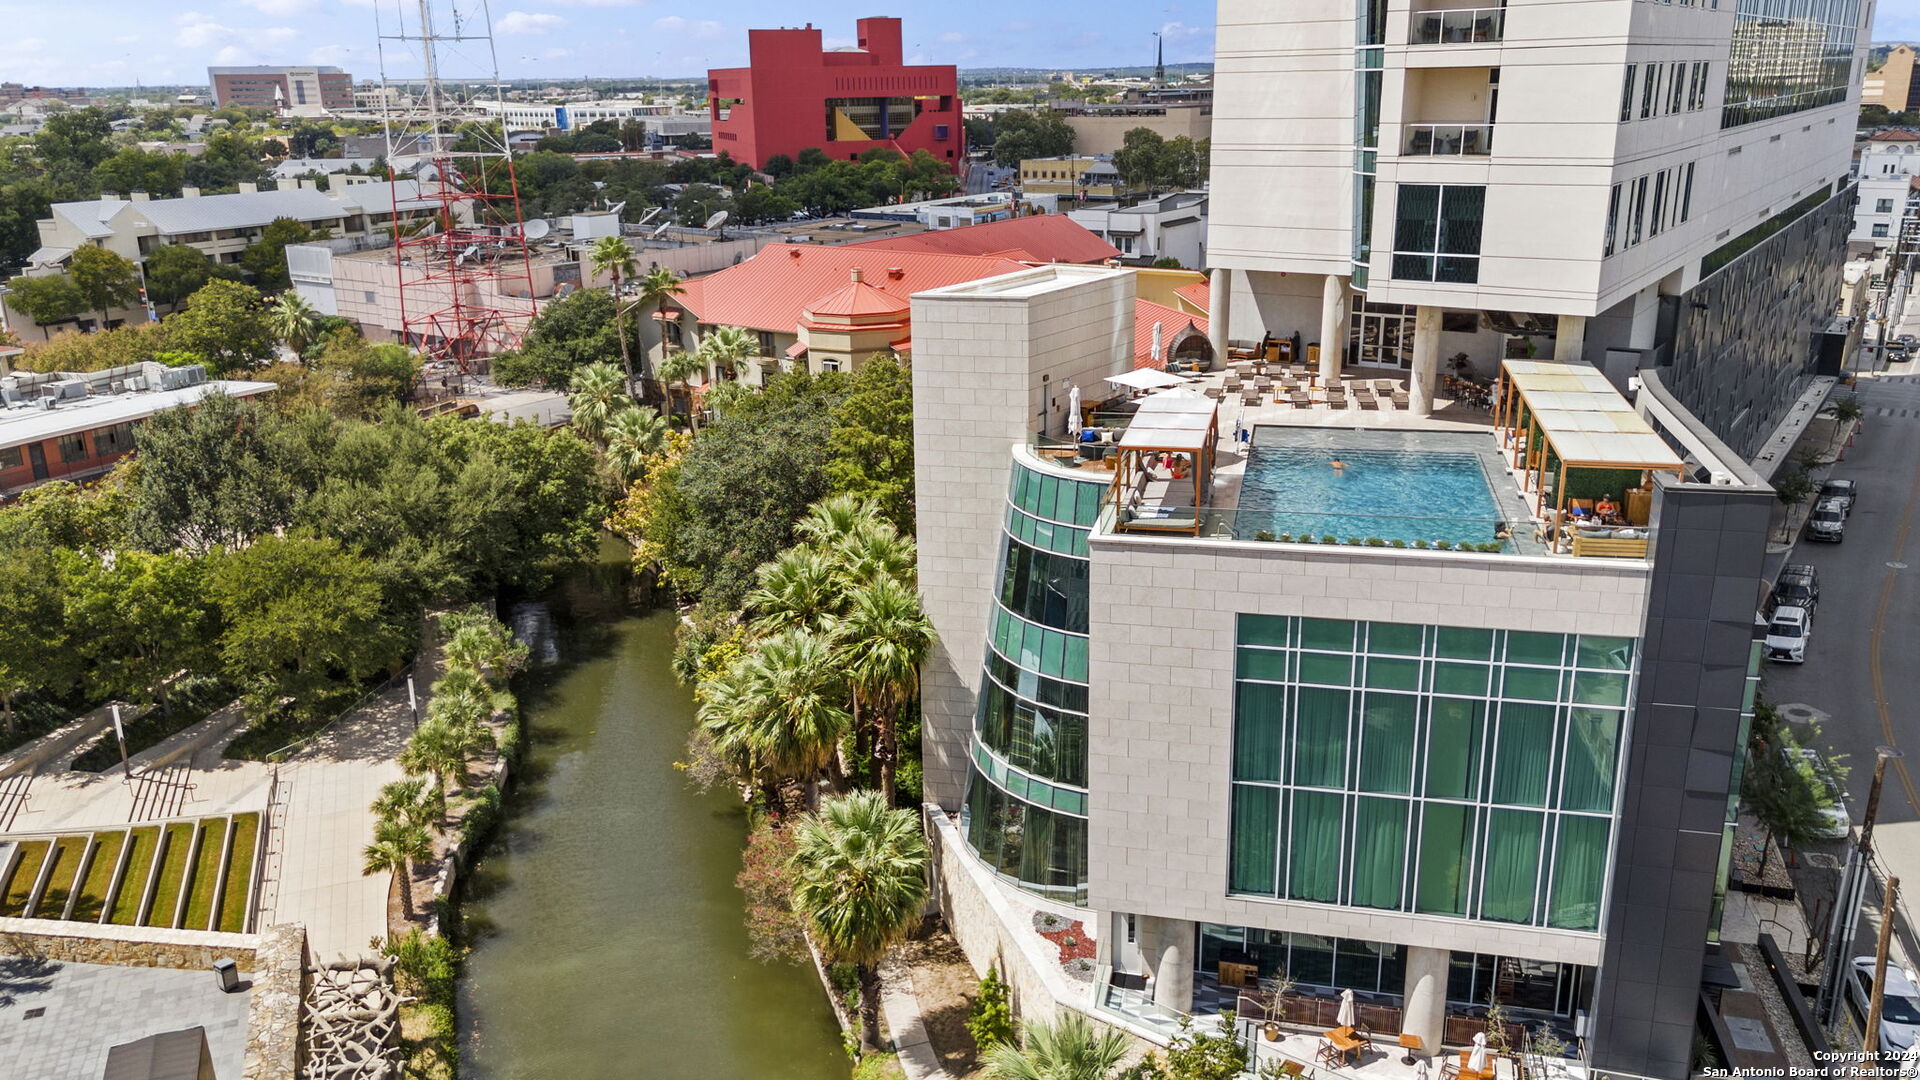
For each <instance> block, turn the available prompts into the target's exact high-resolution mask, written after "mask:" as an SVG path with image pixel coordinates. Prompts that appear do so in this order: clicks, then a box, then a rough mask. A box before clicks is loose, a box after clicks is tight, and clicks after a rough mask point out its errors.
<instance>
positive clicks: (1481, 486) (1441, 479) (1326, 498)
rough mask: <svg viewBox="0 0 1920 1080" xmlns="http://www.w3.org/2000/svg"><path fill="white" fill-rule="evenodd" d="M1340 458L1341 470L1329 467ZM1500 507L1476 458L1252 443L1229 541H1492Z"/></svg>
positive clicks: (1458, 454) (1432, 452)
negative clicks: (1263, 535) (1269, 537)
mask: <svg viewBox="0 0 1920 1080" xmlns="http://www.w3.org/2000/svg"><path fill="white" fill-rule="evenodd" d="M1336 460H1338V461H1340V462H1341V463H1342V464H1343V467H1342V468H1338V469H1336V468H1334V467H1333V462H1334V461H1336ZM1499 522H1500V511H1499V509H1498V508H1497V507H1496V505H1495V504H1494V501H1493V491H1492V490H1491V489H1490V488H1489V487H1488V486H1487V476H1486V473H1485V471H1484V470H1482V468H1481V466H1480V460H1479V458H1477V457H1476V456H1474V455H1473V454H1470V453H1461V452H1455V451H1444V450H1330V449H1325V448H1321V447H1302V446H1261V445H1259V444H1258V443H1255V445H1254V446H1253V448H1252V450H1251V451H1250V454H1249V457H1248V459H1247V471H1246V476H1245V478H1244V479H1243V480H1242V482H1241V487H1240V512H1239V513H1238V514H1237V515H1235V519H1234V528H1233V535H1234V538H1235V539H1237V540H1252V539H1256V534H1257V533H1259V532H1260V531H1261V530H1266V531H1269V532H1272V533H1273V534H1274V535H1275V536H1276V537H1277V536H1280V535H1283V534H1286V535H1291V536H1313V537H1316V538H1317V537H1321V536H1333V537H1337V538H1339V539H1340V540H1341V541H1342V542H1345V541H1346V540H1348V539H1359V540H1368V539H1372V538H1376V537H1377V538H1379V539H1381V540H1386V541H1389V542H1391V541H1394V540H1402V541H1405V542H1406V543H1407V544H1408V545H1412V544H1413V543H1414V542H1415V541H1417V540H1427V541H1435V540H1445V541H1449V542H1451V543H1456V544H1458V543H1476V544H1477V543H1484V542H1486V541H1489V540H1493V539H1494V538H1495V537H1494V533H1495V531H1496V529H1497V528H1498V525H1499Z"/></svg>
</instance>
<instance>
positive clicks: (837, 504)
mask: <svg viewBox="0 0 1920 1080" xmlns="http://www.w3.org/2000/svg"><path fill="white" fill-rule="evenodd" d="M879 519H880V512H879V511H878V510H876V509H875V508H874V505H873V504H872V503H871V502H868V501H867V500H866V499H862V498H861V497H860V496H858V495H833V496H829V497H827V498H825V499H821V500H820V501H819V502H817V503H814V504H813V505H812V506H809V507H807V512H806V514H805V515H803V516H802V517H801V518H800V520H799V521H798V522H795V523H794V528H795V530H797V531H798V532H799V533H800V535H801V536H804V537H806V538H807V539H808V540H811V541H813V542H814V543H816V544H819V545H820V546H821V547H824V548H829V549H831V548H832V547H834V546H835V545H836V544H839V543H840V542H841V541H842V540H844V539H845V538H847V537H849V536H852V535H853V534H854V533H856V532H858V531H860V530H861V529H864V528H867V527H868V526H870V525H871V524H873V523H874V522H876V521H878V520H879Z"/></svg>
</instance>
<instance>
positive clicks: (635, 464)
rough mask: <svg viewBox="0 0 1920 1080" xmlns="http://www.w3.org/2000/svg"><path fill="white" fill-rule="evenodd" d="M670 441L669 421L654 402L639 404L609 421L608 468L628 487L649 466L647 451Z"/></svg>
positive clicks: (655, 449) (653, 450)
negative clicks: (658, 411)
mask: <svg viewBox="0 0 1920 1080" xmlns="http://www.w3.org/2000/svg"><path fill="white" fill-rule="evenodd" d="M666 442H667V421H666V420H665V419H664V418H663V417H661V415H660V414H659V413H657V412H655V411H653V407H652V406H650V405H636V406H634V407H633V408H631V409H626V410H623V411H622V412H620V413H619V414H617V415H616V416H614V418H613V419H612V420H610V421H608V423H607V431H606V443H607V468H608V470H609V471H611V472H612V473H613V475H614V478H615V479H616V480H619V481H620V486H621V487H622V488H625V487H626V486H627V485H628V484H631V483H633V482H634V481H635V480H638V479H639V478H640V474H641V473H642V472H644V471H645V470H646V460H647V455H649V454H652V453H655V452H657V451H658V450H659V449H660V448H661V447H662V446H665V445H666Z"/></svg>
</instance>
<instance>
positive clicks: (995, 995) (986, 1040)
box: [967, 967, 1013, 1050]
mask: <svg viewBox="0 0 1920 1080" xmlns="http://www.w3.org/2000/svg"><path fill="white" fill-rule="evenodd" d="M967 1033H968V1034H970V1035H972V1036H973V1044H974V1045H975V1046H977V1047H979V1048H980V1049H982V1050H985V1049H986V1048H987V1047H989V1046H992V1045H993V1044H995V1043H1011V1042H1013V1004H1012V1002H1011V1001H1009V1000H1008V994H1007V984H1006V983H1004V982H1001V981H1000V971H999V969H998V968H991V967H990V968H988V969H987V977H986V978H984V979H981V980H980V995H979V996H978V997H976V998H974V999H973V1008H972V1009H970V1010H968V1012H967Z"/></svg>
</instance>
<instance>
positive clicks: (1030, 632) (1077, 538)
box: [961, 459, 1106, 904]
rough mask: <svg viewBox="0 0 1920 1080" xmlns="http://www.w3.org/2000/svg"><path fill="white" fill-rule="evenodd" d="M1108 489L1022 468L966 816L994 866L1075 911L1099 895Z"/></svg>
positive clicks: (1005, 547) (1011, 498)
mask: <svg viewBox="0 0 1920 1080" xmlns="http://www.w3.org/2000/svg"><path fill="white" fill-rule="evenodd" d="M1105 490H1106V485H1105V484H1104V483H1102V482H1100V481H1097V480H1095V481H1082V480H1078V479H1068V478H1066V477H1062V476H1056V475H1053V474H1052V473H1048V472H1044V471H1041V470H1038V469H1033V468H1028V467H1027V466H1025V465H1023V464H1022V463H1021V462H1020V461H1019V460H1018V459H1016V460H1015V462H1014V466H1013V476H1012V480H1011V481H1010V485H1009V489H1008V494H1007V517H1006V529H1005V535H1004V536H1003V537H1002V538H1001V546H1000V557H1001V575H1000V584H999V590H998V592H997V593H996V594H995V596H994V605H993V610H992V613H991V615H990V617H989V619H988V629H987V639H988V641H987V656H986V662H985V664H984V665H983V670H982V672H981V678H980V695H979V706H978V709H977V710H976V712H975V714H974V737H973V745H972V751H971V758H972V765H973V768H972V773H971V775H970V777H969V779H968V782H967V797H966V801H965V803H964V805H963V806H962V808H961V827H962V831H963V832H965V834H966V837H967V843H968V844H969V845H970V846H971V847H972V848H973V851H974V853H975V854H976V855H978V856H979V857H980V859H981V861H982V862H984V863H986V864H987V865H988V866H990V867H992V868H993V869H994V870H995V871H997V872H998V873H999V874H1001V875H1002V876H1003V877H1005V878H1007V879H1008V880H1009V881H1011V882H1013V883H1014V884H1016V885H1018V886H1020V887H1021V888H1023V889H1027V890H1030V891H1032V892H1036V893H1039V894H1041V895H1044V896H1048V897H1051V898H1053V899H1056V900H1062V901H1065V902H1068V903H1074V904H1084V903H1085V902H1086V892H1087V884H1086V883H1087V827H1086V825H1087V823H1086V814H1087V790H1086V785H1087V572H1088V562H1087V531H1088V529H1089V528H1090V527H1091V526H1092V524H1093V520H1094V518H1095V517H1096V516H1097V515H1098V514H1099V512H1100V496H1101V494H1102V493H1103V492H1104V491H1105Z"/></svg>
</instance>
